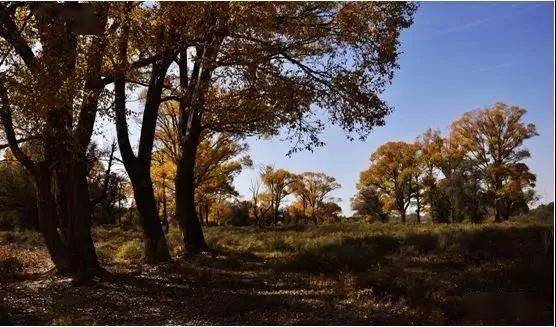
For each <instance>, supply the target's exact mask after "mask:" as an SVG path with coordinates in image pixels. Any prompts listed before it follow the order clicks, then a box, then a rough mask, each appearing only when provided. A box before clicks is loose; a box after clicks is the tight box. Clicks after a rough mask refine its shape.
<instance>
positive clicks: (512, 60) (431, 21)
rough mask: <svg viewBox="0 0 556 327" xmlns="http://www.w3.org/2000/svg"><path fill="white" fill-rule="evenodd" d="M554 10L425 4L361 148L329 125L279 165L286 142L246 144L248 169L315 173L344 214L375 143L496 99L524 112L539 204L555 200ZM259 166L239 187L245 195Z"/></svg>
mask: <svg viewBox="0 0 556 327" xmlns="http://www.w3.org/2000/svg"><path fill="white" fill-rule="evenodd" d="M553 10H554V8H553V3H551V2H527V3H525V2H523V3H520V2H511V3H501V2H497V3H495V2H468V3H461V2H460V3H442V2H436V3H423V4H421V7H420V9H419V10H418V11H417V13H416V16H415V22H414V24H413V26H412V27H411V28H409V29H408V30H406V31H405V32H404V33H403V35H402V51H403V52H404V53H403V54H402V55H401V57H400V61H399V63H400V69H399V70H398V71H397V73H396V76H395V79H394V81H393V83H392V85H391V86H390V87H389V88H388V91H387V92H386V93H385V94H384V99H386V100H387V101H388V103H389V104H390V105H392V106H393V107H394V112H393V113H392V114H391V115H390V116H389V117H388V118H387V120H386V126H384V127H380V128H377V129H375V130H374V131H373V133H371V135H369V137H368V139H367V140H366V141H365V142H360V141H353V142H349V141H348V140H347V139H346V138H345V135H344V133H343V132H342V131H341V130H340V129H339V128H335V127H330V128H328V129H327V130H326V131H325V133H324V134H323V135H322V136H323V140H324V141H325V142H326V146H324V147H322V148H319V149H316V150H315V151H314V152H313V153H311V152H302V153H296V154H293V155H292V156H291V157H286V156H285V154H286V153H287V152H288V150H289V148H290V144H289V143H287V142H285V141H280V140H279V139H274V140H259V139H257V138H251V139H249V145H250V154H251V157H252V159H253V161H254V163H255V166H256V167H259V166H261V165H266V164H273V165H275V166H276V167H280V168H286V169H288V170H290V171H293V172H296V173H300V172H304V171H321V172H324V173H326V174H328V175H331V176H334V177H336V179H337V180H338V181H339V182H340V183H341V184H342V188H341V189H339V190H337V191H336V192H335V193H334V194H333V195H334V196H335V197H339V198H341V200H342V201H341V202H340V205H341V206H342V209H343V213H344V214H348V215H349V214H351V209H350V198H351V197H352V196H353V195H354V193H355V184H356V183H357V180H358V178H359V173H360V171H361V170H363V169H365V168H366V167H368V164H369V157H370V155H371V153H372V152H373V151H375V150H376V149H377V147H378V146H380V145H381V144H383V143H385V142H387V141H391V140H406V141H412V140H414V139H415V138H416V137H417V136H418V135H420V134H421V133H422V132H423V131H424V130H426V129H427V128H429V127H433V128H439V129H442V130H445V129H446V128H447V127H448V126H449V124H450V122H451V121H452V120H454V119H456V118H458V117H460V116H461V115H462V114H463V113H464V112H466V111H469V110H472V109H476V108H483V107H486V106H490V105H492V104H494V103H495V102H497V101H503V102H505V103H507V104H511V105H518V106H521V107H523V108H525V109H527V111H528V113H527V115H526V116H525V119H526V120H527V121H530V122H533V123H535V124H536V125H537V129H538V132H539V134H540V136H537V137H535V138H533V139H531V140H529V141H528V142H527V143H526V146H527V147H528V148H529V149H530V150H531V155H532V158H531V159H530V160H529V162H528V163H529V165H530V167H531V170H532V171H533V172H534V173H535V174H537V179H538V181H537V192H538V193H539V194H540V195H541V196H542V198H543V199H542V201H543V202H547V201H553V200H554V171H553V167H554V138H553V135H554V127H553V126H554V111H553V110H554V93H553V90H554V61H553V60H554V52H553V47H554V44H553V40H554V35H553V23H554V22H553ZM257 171H258V168H255V169H252V170H246V171H244V172H243V173H242V174H241V175H240V176H239V177H238V178H237V179H236V186H237V189H238V191H239V192H240V194H242V195H248V194H249V186H250V183H251V180H252V179H253V178H255V177H256V175H257Z"/></svg>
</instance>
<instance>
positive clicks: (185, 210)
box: [175, 128, 208, 253]
mask: <svg viewBox="0 0 556 327" xmlns="http://www.w3.org/2000/svg"><path fill="white" fill-rule="evenodd" d="M199 139H200V132H199V131H198V129H197V128H193V129H192V130H191V133H189V134H188V135H187V136H185V142H184V146H183V147H182V151H183V155H182V156H181V158H180V159H179V160H178V162H177V166H176V179H175V184H176V185H175V187H176V188H175V189H176V219H177V221H178V223H179V225H180V228H181V231H182V236H183V245H184V251H185V252H186V253H199V252H203V251H206V250H208V246H207V244H206V242H205V237H204V235H203V229H202V227H201V224H200V222H199V218H198V216H197V210H195V157H196V154H197V147H198V145H199Z"/></svg>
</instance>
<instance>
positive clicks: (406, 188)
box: [359, 142, 417, 223]
mask: <svg viewBox="0 0 556 327" xmlns="http://www.w3.org/2000/svg"><path fill="white" fill-rule="evenodd" d="M416 154H417V146H416V145H415V144H411V143H406V142H387V143H385V144H383V145H381V146H380V147H379V148H378V149H377V150H376V151H375V152H374V153H373V154H372V156H371V166H370V167H369V169H367V170H365V171H363V172H361V176H360V178H359V185H360V189H363V188H365V187H368V186H372V187H373V188H376V190H378V191H379V192H380V193H381V198H380V201H381V202H382V203H383V208H384V210H385V211H386V212H389V211H391V210H392V209H394V210H396V211H397V212H398V213H399V215H400V217H401V221H402V222H404V223H405V218H406V212H407V209H408V207H409V206H410V204H411V199H412V197H413V194H414V186H413V183H414V175H415V173H416V170H417V160H416Z"/></svg>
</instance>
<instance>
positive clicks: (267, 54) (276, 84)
mask: <svg viewBox="0 0 556 327" xmlns="http://www.w3.org/2000/svg"><path fill="white" fill-rule="evenodd" d="M169 6H173V12H174V13H176V17H177V18H176V20H178V21H179V20H180V19H182V23H181V25H180V26H187V28H188V32H186V33H184V34H186V35H188V38H187V39H185V40H183V42H182V43H181V46H180V49H179V51H180V54H179V57H178V66H179V74H178V75H179V83H177V84H178V85H179V86H178V88H177V90H176V91H175V93H174V94H175V95H176V97H177V101H178V103H179V119H178V125H179V127H180V128H179V138H178V139H179V140H180V142H179V149H178V150H179V151H178V152H179V160H178V165H177V174H176V179H175V188H176V199H177V202H176V218H177V220H178V221H179V222H180V225H181V226H182V230H183V231H184V242H185V248H186V249H189V250H190V251H193V252H196V251H200V250H202V249H204V248H206V244H205V242H204V237H203V235H202V229H201V226H200V224H199V221H198V217H197V213H196V210H195V207H196V206H195V187H194V169H195V160H196V153H197V149H198V146H199V143H200V140H201V138H200V136H201V134H202V132H203V131H204V130H205V129H210V130H213V131H219V132H231V133H237V134H253V133H263V134H274V133H277V132H278V131H279V127H282V126H284V127H286V130H287V131H289V132H290V133H289V137H290V138H291V139H293V140H296V144H297V146H296V147H295V149H299V148H310V147H312V146H315V145H320V144H322V142H321V141H319V139H318V136H317V135H318V133H319V131H321V130H322V127H323V125H324V122H323V121H320V120H318V119H316V117H318V116H316V115H314V113H313V112H312V110H316V109H317V108H323V109H326V110H328V112H329V113H330V115H328V116H329V117H330V122H331V123H334V124H338V125H340V126H342V127H343V128H344V129H346V130H347V131H348V132H354V133H357V134H358V135H360V136H361V137H364V136H365V135H367V134H368V132H369V131H370V130H371V129H372V127H374V126H376V125H382V124H384V117H385V116H386V115H387V114H388V113H389V111H390V107H389V106H388V105H386V104H385V103H384V102H383V101H382V100H381V99H380V98H379V95H380V93H381V92H382V91H383V90H384V88H385V86H386V85H387V84H388V83H389V82H390V80H391V79H392V76H393V71H394V69H395V68H396V67H397V59H398V45H399V42H398V37H399V34H400V31H401V30H402V29H404V28H407V27H409V26H410V25H411V23H412V14H413V12H414V10H415V5H413V4H411V3H401V2H400V3H370V2H369V3H303V2H297V3H294V2H292V3H258V4H240V3H231V4H230V3H210V4H209V3H204V4H188V6H187V7H186V6H184V5H181V4H180V5H178V4H172V5H169ZM371 22H372V23H371Z"/></svg>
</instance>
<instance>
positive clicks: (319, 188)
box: [290, 172, 341, 225]
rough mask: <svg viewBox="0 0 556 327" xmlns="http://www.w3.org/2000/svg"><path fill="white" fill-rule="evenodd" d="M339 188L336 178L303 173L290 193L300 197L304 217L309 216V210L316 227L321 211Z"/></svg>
mask: <svg viewBox="0 0 556 327" xmlns="http://www.w3.org/2000/svg"><path fill="white" fill-rule="evenodd" d="M338 188H340V184H339V183H338V182H336V179H335V178H334V177H332V176H327V175H326V174H324V173H315V172H305V173H302V174H300V175H298V176H297V178H295V179H294V181H293V182H292V183H291V184H290V191H291V192H292V193H295V194H296V195H297V196H298V198H299V201H300V203H301V204H302V207H303V215H304V216H305V215H307V210H308V211H309V214H308V217H310V219H311V220H312V221H313V223H314V224H315V225H316V224H317V223H318V219H319V213H320V209H321V207H322V206H323V204H324V203H325V200H326V199H327V197H328V195H329V194H330V192H332V191H334V190H336V189H338ZM340 210H341V209H340ZM323 218H324V217H323Z"/></svg>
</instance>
